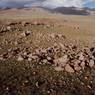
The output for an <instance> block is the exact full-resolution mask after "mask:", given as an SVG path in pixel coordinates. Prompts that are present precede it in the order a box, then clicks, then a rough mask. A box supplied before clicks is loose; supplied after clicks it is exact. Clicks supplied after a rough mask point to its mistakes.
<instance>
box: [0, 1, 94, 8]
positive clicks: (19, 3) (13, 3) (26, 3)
mask: <svg viewBox="0 0 95 95" xmlns="http://www.w3.org/2000/svg"><path fill="white" fill-rule="evenodd" d="M34 5H39V6H42V7H43V6H44V7H49V8H55V7H62V6H65V7H70V6H75V7H84V6H87V7H95V0H0V7H20V6H21V7H23V6H34Z"/></svg>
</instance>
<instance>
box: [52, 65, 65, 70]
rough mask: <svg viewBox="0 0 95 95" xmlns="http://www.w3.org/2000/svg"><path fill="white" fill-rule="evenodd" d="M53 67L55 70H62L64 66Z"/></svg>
mask: <svg viewBox="0 0 95 95" xmlns="http://www.w3.org/2000/svg"><path fill="white" fill-rule="evenodd" d="M54 69H55V70H56V71H63V70H64V68H62V67H60V66H58V67H54Z"/></svg>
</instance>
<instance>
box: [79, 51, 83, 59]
mask: <svg viewBox="0 0 95 95" xmlns="http://www.w3.org/2000/svg"><path fill="white" fill-rule="evenodd" d="M79 60H81V61H82V60H84V56H83V53H82V52H81V53H80V54H79Z"/></svg>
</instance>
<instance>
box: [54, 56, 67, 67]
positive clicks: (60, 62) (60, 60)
mask: <svg viewBox="0 0 95 95" xmlns="http://www.w3.org/2000/svg"><path fill="white" fill-rule="evenodd" d="M67 62H68V56H67V55H64V56H63V57H61V58H58V59H55V60H54V63H55V65H60V66H65V65H66V63H67Z"/></svg>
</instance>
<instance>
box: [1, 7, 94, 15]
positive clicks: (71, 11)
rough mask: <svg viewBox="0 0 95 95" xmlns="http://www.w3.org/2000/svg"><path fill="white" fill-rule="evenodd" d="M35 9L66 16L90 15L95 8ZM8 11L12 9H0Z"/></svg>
mask: <svg viewBox="0 0 95 95" xmlns="http://www.w3.org/2000/svg"><path fill="white" fill-rule="evenodd" d="M24 8H28V7H19V8H16V9H24ZM35 8H41V9H44V10H48V11H50V12H52V13H61V14H68V15H90V11H95V8H88V7H84V8H77V7H57V8H55V9H49V8H45V7H41V6H36V7H35ZM8 9H12V8H10V7H5V8H0V10H8ZM28 9H32V8H28Z"/></svg>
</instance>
